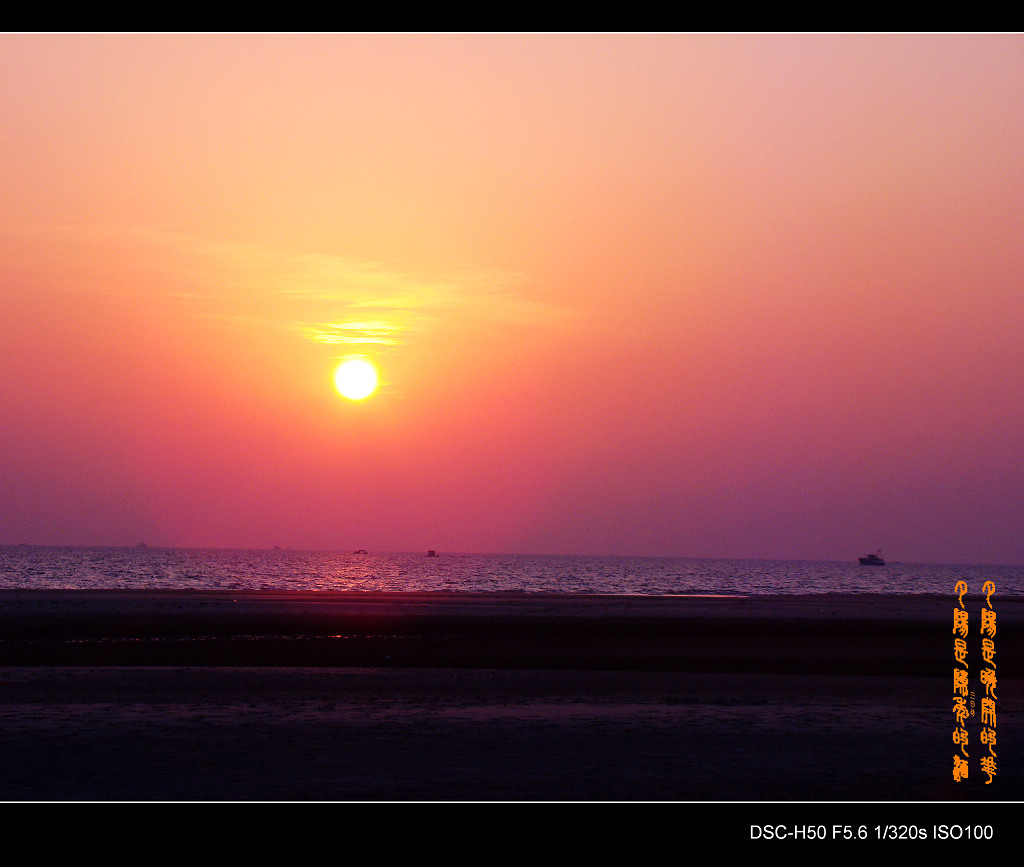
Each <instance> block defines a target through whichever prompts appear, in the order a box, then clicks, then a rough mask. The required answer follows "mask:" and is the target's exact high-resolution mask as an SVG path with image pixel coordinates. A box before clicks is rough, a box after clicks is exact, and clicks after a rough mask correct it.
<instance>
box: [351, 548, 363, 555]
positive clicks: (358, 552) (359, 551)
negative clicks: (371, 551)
mask: <svg viewBox="0 0 1024 867" xmlns="http://www.w3.org/2000/svg"><path fill="white" fill-rule="evenodd" d="M352 553H353V554H365V553H366V549H365V548H357V549H356V550H355V551H353V552H352Z"/></svg>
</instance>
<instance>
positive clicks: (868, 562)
mask: <svg viewBox="0 0 1024 867" xmlns="http://www.w3.org/2000/svg"><path fill="white" fill-rule="evenodd" d="M857 562H858V563H860V565H861V566H884V565H885V560H883V559H882V552H881V551H878V552H877V553H875V554H868V555H867V556H866V557H858V558H857Z"/></svg>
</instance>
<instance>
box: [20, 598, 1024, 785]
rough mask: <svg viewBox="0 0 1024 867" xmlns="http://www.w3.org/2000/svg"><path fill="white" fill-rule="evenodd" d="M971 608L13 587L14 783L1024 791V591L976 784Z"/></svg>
mask: <svg viewBox="0 0 1024 867" xmlns="http://www.w3.org/2000/svg"><path fill="white" fill-rule="evenodd" d="M954 604H955V598H954V597H953V596H952V595H950V596H949V597H940V596H899V597H894V596H859V595H857V596H840V595H827V596H821V595H817V596H806V597H795V596H794V597H750V598H708V597H622V596H561V595H548V594H532V595H525V594H488V595H477V594H419V593H410V594H389V593H277V592H241V593H239V592H220V591H217V592H214V591H208V592H200V593H196V592H185V591H152V592H127V591H0V742H2V747H0V750H2V752H3V755H2V758H3V761H2V768H0V797H2V798H3V799H4V800H158V801H166V800H272V801H280V800H286V801H289V800H318V801H319V800H328V801H351V800H361V801H362V800H370V801H377V800H383V801H393V800H417V801H419V800H430V801H435V800H473V801H477V800H673V801H730V802H732V801H761V800H764V801H795V800H799V801H835V800H840V801H847V800H851V801H964V800H967V801H971V800H980V801H986V800H992V801H995V800H1020V798H1021V795H1022V793H1024V787H1022V785H1021V779H1022V775H1021V773H1020V770H1019V769H1017V768H1016V767H1014V764H1015V759H1014V757H1015V756H1020V755H1022V754H1024V752H1022V750H1021V748H1020V741H1021V737H1020V734H1019V732H1018V729H1019V726H1018V724H1017V717H1018V713H1019V709H1020V707H1021V699H1022V697H1024V696H1022V689H1021V686H1020V680H1019V672H1018V668H1019V663H1018V662H1017V660H1019V659H1020V648H1021V637H1020V636H1021V627H1022V623H1024V599H1011V598H1007V599H999V598H998V597H995V598H994V599H993V606H994V608H995V609H996V612H997V616H998V625H999V632H998V634H997V638H996V647H997V654H998V656H997V660H998V662H999V664H1000V666H1001V667H1000V668H999V678H1000V679H999V689H998V708H999V713H1000V716H999V724H998V736H999V747H998V749H997V753H998V754H999V755H1000V760H999V761H1000V765H999V771H998V773H997V776H996V777H995V779H994V781H993V783H992V784H991V785H985V781H986V779H988V778H987V776H985V775H984V774H982V773H981V771H980V769H979V768H978V766H977V763H976V761H975V763H974V764H972V766H971V773H972V776H971V777H970V778H969V779H968V780H967V781H966V782H964V783H954V782H953V780H952V774H951V767H952V755H953V750H954V745H953V743H952V730H953V727H954V726H953V715H952V668H953V659H952V627H951V621H952V608H953V605H954ZM968 605H969V608H971V610H972V617H973V622H974V623H975V624H977V622H978V614H977V611H978V600H977V599H974V600H973V604H972V600H970V599H968ZM978 662H979V663H980V657H979V658H978ZM972 688H973V687H972ZM972 725H974V723H973V722H972V723H971V724H970V725H969V729H970V727H971V726H972ZM973 746H974V749H977V750H979V752H978V753H977V755H980V745H979V744H977V743H975V744H974V745H973ZM969 752H970V751H969ZM971 754H972V755H975V754H974V753H971Z"/></svg>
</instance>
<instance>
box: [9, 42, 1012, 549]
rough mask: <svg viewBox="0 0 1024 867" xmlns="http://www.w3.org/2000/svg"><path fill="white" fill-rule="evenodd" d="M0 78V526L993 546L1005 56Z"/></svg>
mask: <svg viewBox="0 0 1024 867" xmlns="http://www.w3.org/2000/svg"><path fill="white" fill-rule="evenodd" d="M0 81H2V84H3V96H2V99H0V112H2V130H3V132H2V135H0V190H2V195H0V253H2V255H0V388H2V392H0V493H2V497H0V543H21V542H27V543H32V544H95V545H130V544H135V543H137V542H142V541H145V542H147V543H149V544H150V545H175V546H204V547H270V546H274V545H280V546H282V547H293V548H328V549H341V550H351V549H354V548H366V549H370V550H381V551H422V550H426V549H428V548H434V549H440V550H443V551H462V552H494V553H497V552H522V553H566V554H573V553H579V554H636V555H678V556H694V557H779V558H794V559H819V558H820V559H836V560H847V561H849V560H852V559H854V558H856V557H857V556H858V555H862V554H864V553H866V552H867V551H869V550H875V549H876V548H881V549H882V550H883V553H884V554H885V556H886V557H887V558H890V559H893V560H901V561H917V562H958V563H975V562H977V563H1016V564H1022V563H1024V532H1022V526H1024V443H1022V440H1024V36H1021V35H1019V34H992V35H984V34H982V35H962V34H950V35H870V34H868V35H843V34H838V35H806V34H777V35H776V34H750V35H729V34H723V35H712V34H706V35H705V34H650V35H584V34H550V35H533V34H454V35H428V34H423V35H415V34H412V35H388V34H381V35H367V34H362V35H361V34H294V35H293V34H279V35H227V34H211V35H193V34H182V35H169V34H168V35H161V34H156V35H145V34H142V35H47V34H24V35H21V34H7V35H0ZM348 356H364V357H365V358H367V359H369V360H371V361H373V362H374V363H375V365H376V367H377V369H378V373H379V378H380V384H379V387H378V389H377V391H376V392H374V394H372V395H371V396H370V397H369V398H367V399H365V400H362V401H351V400H347V399H345V398H344V397H342V396H341V395H340V394H339V393H338V391H337V390H336V389H335V387H334V382H333V376H334V369H335V368H336V367H337V365H338V364H339V362H340V361H341V360H342V359H343V358H345V357H348Z"/></svg>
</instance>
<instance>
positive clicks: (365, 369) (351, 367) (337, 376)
mask: <svg viewBox="0 0 1024 867" xmlns="http://www.w3.org/2000/svg"><path fill="white" fill-rule="evenodd" d="M334 387H335V388H336V389H338V393H339V394H340V395H341V396H342V397H347V398H348V399H349V400H363V399H364V398H367V397H369V396H370V395H371V394H373V393H374V391H376V390H377V368H376V367H374V366H373V365H372V364H371V363H370V362H369V361H367V360H366V359H365V358H349V359H348V360H347V361H343V362H342V363H341V364H339V365H338V366H337V368H336V369H335V371H334Z"/></svg>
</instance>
